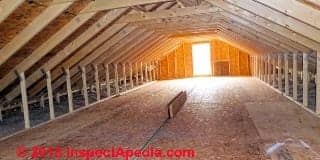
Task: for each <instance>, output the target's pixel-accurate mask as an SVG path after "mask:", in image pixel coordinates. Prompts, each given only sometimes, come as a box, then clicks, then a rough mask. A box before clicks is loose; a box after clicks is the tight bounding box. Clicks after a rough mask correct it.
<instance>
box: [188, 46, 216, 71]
mask: <svg viewBox="0 0 320 160" xmlns="http://www.w3.org/2000/svg"><path fill="white" fill-rule="evenodd" d="M192 61H193V76H210V75H212V69H211V46H210V43H195V44H193V45H192Z"/></svg>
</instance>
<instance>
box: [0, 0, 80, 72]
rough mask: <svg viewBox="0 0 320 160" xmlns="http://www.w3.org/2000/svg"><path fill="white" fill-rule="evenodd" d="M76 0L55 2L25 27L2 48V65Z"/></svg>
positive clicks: (0, 58) (0, 57)
mask: <svg viewBox="0 0 320 160" xmlns="http://www.w3.org/2000/svg"><path fill="white" fill-rule="evenodd" d="M74 1H75V0H70V1H66V2H64V3H54V2H53V3H54V4H51V5H50V6H49V7H47V8H46V9H45V10H44V11H43V12H42V13H41V14H40V15H39V16H37V17H36V18H35V19H34V20H33V21H32V22H31V23H30V24H29V25H28V26H27V27H26V28H25V29H23V30H22V31H21V32H20V33H19V34H18V35H17V36H16V37H14V38H13V39H12V40H11V41H10V42H9V43H8V44H6V45H5V46H4V47H3V48H2V49H1V50H0V53H1V54H0V66H1V65H2V64H3V63H4V62H5V61H6V60H8V59H9V58H10V57H11V56H13V55H14V54H15V53H16V52H17V51H18V50H19V49H20V48H21V47H23V45H25V44H26V43H27V42H28V41H29V40H30V39H31V38H33V37H34V36H35V35H36V34H37V33H39V32H40V31H41V30H42V29H43V28H44V27H46V26H47V25H48V24H49V23H50V22H51V21H53V20H54V19H55V18H56V17H58V16H59V15H60V14H61V13H62V12H63V11H64V10H65V9H67V8H68V7H69V6H70V5H71V4H73V2H74Z"/></svg>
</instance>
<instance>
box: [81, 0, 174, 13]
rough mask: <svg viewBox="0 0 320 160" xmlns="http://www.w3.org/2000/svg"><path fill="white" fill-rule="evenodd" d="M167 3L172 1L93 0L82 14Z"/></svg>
mask: <svg viewBox="0 0 320 160" xmlns="http://www.w3.org/2000/svg"><path fill="white" fill-rule="evenodd" d="M169 1H172V0H107V1H106V0H95V4H94V5H93V6H91V7H90V8H88V9H87V10H86V11H84V13H85V12H95V11H103V10H110V9H115V8H123V7H130V6H137V5H143V4H151V3H159V2H169Z"/></svg>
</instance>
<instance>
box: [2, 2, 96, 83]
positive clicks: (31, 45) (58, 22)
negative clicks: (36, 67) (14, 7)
mask: <svg viewBox="0 0 320 160" xmlns="http://www.w3.org/2000/svg"><path fill="white" fill-rule="evenodd" d="M89 2H91V1H90V0H81V1H76V2H74V3H73V4H72V5H71V6H70V7H69V8H68V9H67V10H65V12H64V13H63V14H61V15H59V16H58V17H57V18H56V19H55V20H53V21H52V22H51V23H49V24H48V25H47V26H46V27H45V28H44V29H43V30H42V31H41V32H39V33H38V34H37V35H36V36H34V37H33V38H32V39H31V40H30V41H29V42H28V43H26V45H24V47H22V48H21V49H20V50H19V51H18V52H17V53H15V54H14V56H12V57H11V58H9V59H8V60H7V61H6V62H5V63H4V64H3V65H1V66H0V78H2V77H3V76H5V75H6V74H7V73H8V72H9V71H10V70H11V69H13V68H14V67H15V66H16V65H17V64H19V63H20V62H21V61H22V60H23V59H24V58H26V57H27V56H29V55H31V53H32V52H33V51H34V50H35V49H36V48H38V47H39V46H40V45H41V44H42V43H43V42H45V41H46V40H47V39H49V38H50V37H51V36H52V35H54V34H55V33H56V32H57V31H59V30H60V29H61V28H62V27H63V26H64V25H65V24H67V23H68V22H69V21H70V20H71V19H72V18H74V17H75V16H76V15H77V14H78V13H79V12H80V11H81V10H82V9H83V8H84V7H85V6H86V5H87V4H88V3H89ZM34 4H35V3H34ZM36 5H37V7H42V8H44V6H45V4H43V3H41V5H39V4H38V3H37V4H36Z"/></svg>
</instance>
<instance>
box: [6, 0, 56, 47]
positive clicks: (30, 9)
mask: <svg viewBox="0 0 320 160" xmlns="http://www.w3.org/2000/svg"><path fill="white" fill-rule="evenodd" d="M51 1H52V0H41V1H39V2H38V3H40V4H43V6H42V5H38V4H36V3H29V2H27V1H25V2H23V3H22V4H21V5H20V6H19V7H18V8H17V9H16V10H15V11H14V12H13V13H12V14H11V15H9V16H8V17H7V18H6V19H5V20H4V21H3V22H2V23H1V24H0V49H1V48H2V47H3V46H5V45H6V44H7V43H8V42H10V41H11V40H12V39H13V38H14V37H15V36H16V35H17V34H19V32H20V31H22V30H23V29H24V28H25V26H27V25H28V24H29V23H30V22H32V20H33V19H34V18H36V17H37V16H38V15H40V14H41V12H42V11H43V10H45V9H46V7H45V6H47V5H48V4H50V2H51Z"/></svg>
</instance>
